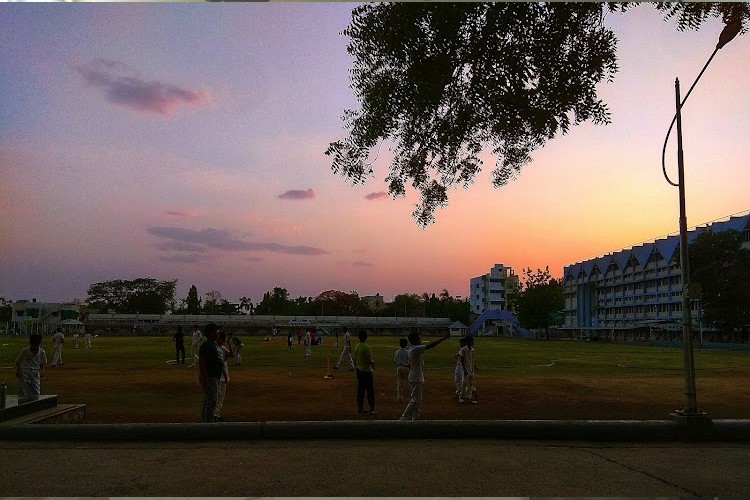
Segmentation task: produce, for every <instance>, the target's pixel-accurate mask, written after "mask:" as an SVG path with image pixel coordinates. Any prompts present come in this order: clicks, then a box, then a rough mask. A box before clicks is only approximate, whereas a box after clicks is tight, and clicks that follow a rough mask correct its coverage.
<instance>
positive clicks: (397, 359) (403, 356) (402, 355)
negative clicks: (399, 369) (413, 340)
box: [393, 347, 409, 366]
mask: <svg viewBox="0 0 750 500" xmlns="http://www.w3.org/2000/svg"><path fill="white" fill-rule="evenodd" d="M393 364H394V365H396V366H409V349H407V348H406V347H399V348H398V350H397V351H396V353H395V354H394V355H393Z"/></svg>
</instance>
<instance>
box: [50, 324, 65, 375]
mask: <svg viewBox="0 0 750 500" xmlns="http://www.w3.org/2000/svg"><path fill="white" fill-rule="evenodd" d="M52 342H53V343H54V344H55V355H54V357H53V358H52V366H57V365H58V364H59V365H60V366H62V365H64V364H65V363H63V360H62V345H63V343H64V342H65V335H63V332H62V327H59V326H58V327H57V330H56V331H55V334H54V335H53V336H52Z"/></svg>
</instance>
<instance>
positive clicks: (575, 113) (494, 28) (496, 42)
mask: <svg viewBox="0 0 750 500" xmlns="http://www.w3.org/2000/svg"><path fill="white" fill-rule="evenodd" d="M631 5H633V4H632V3H630V4H629V3H620V4H616V3H608V4H605V3H589V2H578V3H569V2H497V3H476V2H458V3H440V2H434V3H431V2H425V3H422V2H416V3H414V2H394V3H366V4H362V5H359V6H357V7H356V8H355V9H354V10H353V12H352V20H351V22H350V24H349V26H348V27H347V28H346V29H345V30H344V32H343V34H344V35H345V36H348V37H349V38H350V39H351V40H350V42H349V44H348V46H347V51H348V52H349V54H350V55H351V56H352V57H353V58H354V67H353V68H352V70H351V72H350V75H351V86H352V88H353V90H354V93H355V96H356V97H357V99H358V100H359V103H360V106H361V109H359V110H346V111H345V112H344V117H343V118H344V124H345V127H346V128H347V129H348V132H349V134H348V137H346V138H345V139H342V140H338V141H335V142H332V143H331V144H330V145H329V147H328V148H327V150H326V151H325V153H326V155H329V156H331V157H332V165H331V168H332V169H333V171H334V172H335V173H337V174H340V175H342V176H344V177H345V178H346V179H348V180H349V181H350V182H351V183H352V184H360V183H363V182H365V180H366V179H367V178H369V177H372V176H373V175H374V174H373V169H372V162H373V161H374V160H370V162H369V163H368V158H369V157H370V154H371V152H372V151H373V150H374V149H375V148H376V147H378V145H379V144H382V141H389V143H390V144H391V146H390V149H391V151H392V158H393V159H392V161H391V165H390V169H389V172H388V174H387V176H386V178H385V180H386V182H387V183H388V184H389V187H388V190H389V193H390V194H391V195H392V196H393V197H399V196H404V195H405V193H406V185H407V184H411V185H412V186H413V187H414V188H415V189H416V190H417V191H419V193H420V201H419V203H418V204H417V206H416V208H415V210H414V212H413V214H412V215H413V217H414V218H415V219H416V221H417V223H418V224H419V225H422V226H424V225H426V224H429V223H431V222H433V221H434V212H435V210H436V209H437V208H441V207H444V206H446V205H447V204H448V189H449V188H451V187H454V186H457V185H459V186H463V187H468V186H469V185H470V184H471V183H472V182H473V179H474V177H475V175H476V173H477V172H479V171H480V170H481V167H482V161H481V160H480V153H481V152H482V151H483V149H485V148H487V147H488V146H489V147H491V148H492V153H493V154H494V155H495V156H497V157H498V160H497V162H496V164H495V168H494V170H493V172H492V183H493V185H494V186H495V187H500V186H503V185H505V184H506V183H508V182H509V181H510V180H513V179H514V178H515V177H516V176H517V175H518V174H519V172H520V171H521V168H522V167H523V166H524V165H526V164H527V163H528V162H529V161H530V159H531V156H530V155H531V152H532V151H534V150H536V149H538V148H541V147H543V146H544V145H545V144H546V142H547V141H548V140H550V139H552V138H554V137H555V136H557V135H558V134H565V133H567V132H568V130H569V129H570V127H571V125H578V124H580V123H583V122H586V121H591V122H592V123H594V124H607V123H609V122H610V116H609V111H608V109H607V106H606V104H605V103H604V102H603V101H602V100H601V99H600V98H599V97H598V89H597V85H599V84H600V83H601V82H603V81H610V80H612V78H613V77H614V75H615V73H616V72H617V70H618V67H617V57H616V49H617V39H616V38H615V35H614V33H613V32H612V30H611V29H609V28H607V27H606V26H605V25H604V23H603V19H604V15H605V13H607V11H610V12H611V11H625V10H627V9H628V8H629V7H630V6H631ZM651 5H655V6H656V8H657V9H658V10H660V11H661V12H663V13H664V14H665V18H666V19H670V18H676V20H677V21H676V24H677V27H678V29H680V30H684V29H698V28H699V27H700V26H701V25H702V23H703V22H704V21H705V20H706V19H708V18H712V17H719V18H721V19H722V20H724V21H725V22H727V21H729V20H732V19H735V20H741V21H744V20H746V19H748V17H750V9H749V8H748V5H749V4H747V3H690V2H685V3H683V2H675V3H655V4H651ZM745 31H746V29H745Z"/></svg>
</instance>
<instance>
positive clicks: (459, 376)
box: [453, 337, 468, 401]
mask: <svg viewBox="0 0 750 500" xmlns="http://www.w3.org/2000/svg"><path fill="white" fill-rule="evenodd" d="M467 338H468V337H461V338H460V339H458V353H456V369H455V370H454V371H453V381H454V382H455V384H456V392H455V393H454V394H453V397H454V398H455V399H458V400H459V401H460V400H461V387H462V385H463V382H464V365H463V364H462V362H461V351H462V350H463V348H464V346H466V339H467Z"/></svg>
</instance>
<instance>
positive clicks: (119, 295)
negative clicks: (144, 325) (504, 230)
mask: <svg viewBox="0 0 750 500" xmlns="http://www.w3.org/2000/svg"><path fill="white" fill-rule="evenodd" d="M742 243H743V236H742V234H741V233H739V232H737V231H722V232H717V233H714V232H711V231H709V232H705V233H701V234H699V235H698V237H697V238H696V239H695V241H694V242H693V243H691V244H690V248H689V251H690V253H689V258H690V280H691V286H692V284H695V283H699V284H700V290H701V313H702V321H703V322H704V324H706V325H715V326H717V327H719V328H720V329H722V330H731V329H734V328H741V327H743V326H747V325H750V249H747V248H743V246H742ZM507 300H508V306H509V308H510V309H511V310H512V311H514V312H515V313H516V314H517V315H518V319H519V322H520V323H521V324H522V325H523V326H524V327H526V328H534V329H542V328H543V329H547V328H549V327H550V326H555V325H559V324H561V323H562V321H563V316H562V309H563V307H564V305H565V299H564V295H563V287H562V281H561V280H560V279H556V278H553V277H552V276H551V275H550V273H549V267H546V268H545V269H543V270H542V269H537V270H536V272H532V271H531V269H529V268H527V269H524V270H523V274H522V279H521V286H520V287H519V289H518V290H515V291H511V292H509V293H508V295H507ZM88 303H89V305H90V306H91V307H92V308H94V309H98V310H100V311H113V312H115V313H120V314H128V313H130V314H132V313H142V314H165V313H166V312H168V311H169V312H172V313H175V314H262V315H265V314H278V315H299V316H410V317H417V316H418V317H431V318H437V317H440V318H451V320H453V321H456V320H457V321H461V322H463V323H464V324H466V325H468V324H469V323H470V320H471V318H470V311H471V309H470V306H469V302H468V300H467V299H466V298H459V297H453V296H451V295H450V293H448V290H443V291H442V292H441V293H440V294H438V295H436V294H434V293H432V294H429V293H422V294H415V293H402V294H399V295H396V297H395V298H394V299H393V301H391V302H383V303H382V305H379V306H377V307H373V306H372V304H371V302H369V301H366V300H363V299H362V298H361V297H360V296H359V294H358V293H357V292H354V291H352V292H348V293H347V292H342V291H339V290H327V291H324V292H321V293H320V294H318V295H317V296H316V297H303V296H300V297H296V298H293V297H292V296H291V295H290V294H289V291H288V290H287V289H286V288H282V287H274V289H273V290H269V291H267V292H266V293H264V294H263V297H262V298H261V300H260V301H258V302H253V301H252V300H251V299H250V298H248V297H245V296H243V297H241V298H240V299H239V301H238V302H230V301H229V300H227V299H226V298H224V296H223V295H222V294H221V292H219V291H217V290H210V291H208V292H206V293H204V294H203V296H201V295H200V294H199V293H198V289H197V288H196V286H195V285H192V286H191V287H190V289H189V291H188V293H187V296H186V297H184V298H177V280H176V279H174V280H166V281H162V280H157V279H154V278H136V279H133V280H122V279H116V280H110V281H103V282H100V283H94V284H92V285H91V286H89V289H88ZM11 304H12V301H11V300H9V299H6V298H5V297H0V322H6V321H10V319H11Z"/></svg>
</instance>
